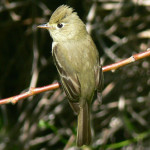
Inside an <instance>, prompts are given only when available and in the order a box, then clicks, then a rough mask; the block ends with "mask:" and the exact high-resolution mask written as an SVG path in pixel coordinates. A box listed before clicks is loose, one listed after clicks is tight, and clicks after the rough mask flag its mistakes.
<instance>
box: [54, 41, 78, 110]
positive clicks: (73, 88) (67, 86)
mask: <svg viewBox="0 0 150 150" xmlns="http://www.w3.org/2000/svg"><path fill="white" fill-rule="evenodd" d="M61 50H62V49H61ZM61 50H60V47H59V45H58V44H57V45H55V46H54V47H53V58H54V62H55V65H56V67H57V70H58V72H59V75H60V78H61V82H62V86H63V89H64V91H65V93H66V95H67V97H68V99H69V103H70V105H71V107H72V109H73V110H74V111H75V112H78V109H79V108H78V107H79V105H78V102H79V97H80V94H81V85H80V82H79V79H78V76H77V74H76V73H74V72H72V71H70V70H71V68H70V69H67V71H66V68H69V67H71V66H69V65H70V64H69V63H66V61H67V60H66V61H65V60H64V59H65V58H63V57H64V56H63V54H62V53H61Z"/></svg>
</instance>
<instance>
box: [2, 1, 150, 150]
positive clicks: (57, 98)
mask: <svg viewBox="0 0 150 150" xmlns="http://www.w3.org/2000/svg"><path fill="white" fill-rule="evenodd" d="M62 4H67V5H69V6H71V7H73V8H74V9H75V10H76V11H77V12H78V15H79V16H80V18H81V19H82V20H83V21H84V22H85V24H86V25H87V26H88V31H89V32H90V34H91V36H92V37H93V40H94V41H95V43H96V46H97V48H98V50H99V52H100V55H101V60H102V63H103V65H104V66H105V65H108V64H111V63H114V62H117V61H120V60H122V59H125V58H128V57H130V56H131V55H132V54H135V53H140V52H143V51H146V50H147V48H148V47H150V40H149V38H150V30H149V27H150V1H148V0H147V1H146V0H145V1H135V0H82V1H81V0H68V1H67V0H66V1H65V0H61V1H60V0H47V1H46V0H41V1H40V0H36V1H35V0H9V1H8V0H1V1H0V98H1V99H2V98H6V97H10V96H13V95H17V94H19V93H21V92H25V91H27V90H28V89H29V87H40V86H45V85H48V84H51V83H53V82H56V81H59V77H58V73H57V71H56V68H55V66H54V64H53V59H52V55H51V44H52V39H51V37H50V36H49V33H48V32H47V31H46V30H41V29H37V25H39V24H43V23H46V22H48V20H49V17H50V16H51V14H52V12H53V11H54V10H55V9H56V8H57V7H58V6H60V5H62ZM89 16H92V17H91V18H89ZM104 76H105V82H104V90H103V101H102V103H101V102H100V103H99V102H98V101H93V105H92V128H93V133H94V134H93V143H92V145H91V146H90V147H82V148H81V149H92V150H99V149H122V150H125V149H130V150H132V149H136V150H144V149H147V148H149V146H150V144H149V143H150V117H149V116H150V58H146V59H143V60H141V61H138V62H135V63H132V64H130V65H127V66H125V67H122V68H120V69H118V70H117V71H115V72H106V73H104ZM76 118H77V117H76V116H75V115H74V113H73V112H72V110H71V108H70V106H69V104H68V102H67V99H66V96H65V94H64V93H63V91H62V90H61V88H60V89H57V90H53V91H49V92H45V93H42V94H39V95H36V96H34V97H30V98H28V99H25V100H22V101H20V102H18V103H17V104H16V105H11V104H9V105H2V106H1V107H0V150H51V149H52V150H62V149H66V150H67V149H70V150H78V149H79V148H77V147H76V146H75V145H76V144H75V138H76V126H77V120H76Z"/></svg>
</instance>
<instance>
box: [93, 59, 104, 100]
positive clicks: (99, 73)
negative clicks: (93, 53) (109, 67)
mask: <svg viewBox="0 0 150 150" xmlns="http://www.w3.org/2000/svg"><path fill="white" fill-rule="evenodd" d="M95 77H96V87H97V98H98V100H99V101H100V102H101V101H102V95H101V92H102V88H103V83H104V76H103V70H102V65H101V63H100V60H98V65H97V66H95Z"/></svg>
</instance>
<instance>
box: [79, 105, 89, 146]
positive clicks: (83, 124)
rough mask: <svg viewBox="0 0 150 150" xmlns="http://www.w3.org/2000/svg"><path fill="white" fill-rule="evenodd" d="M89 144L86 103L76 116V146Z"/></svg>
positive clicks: (87, 108) (87, 107) (87, 106)
mask: <svg viewBox="0 0 150 150" xmlns="http://www.w3.org/2000/svg"><path fill="white" fill-rule="evenodd" d="M90 143H91V127H90V108H89V105H88V104H87V103H86V104H85V106H84V107H83V108H80V111H79V114H78V129H77V146H79V147H80V146H82V145H89V144H90Z"/></svg>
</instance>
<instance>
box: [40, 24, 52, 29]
mask: <svg viewBox="0 0 150 150" xmlns="http://www.w3.org/2000/svg"><path fill="white" fill-rule="evenodd" d="M37 27H38V28H44V29H49V28H50V26H49V25H48V23H46V24H41V25H38V26H37Z"/></svg>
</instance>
